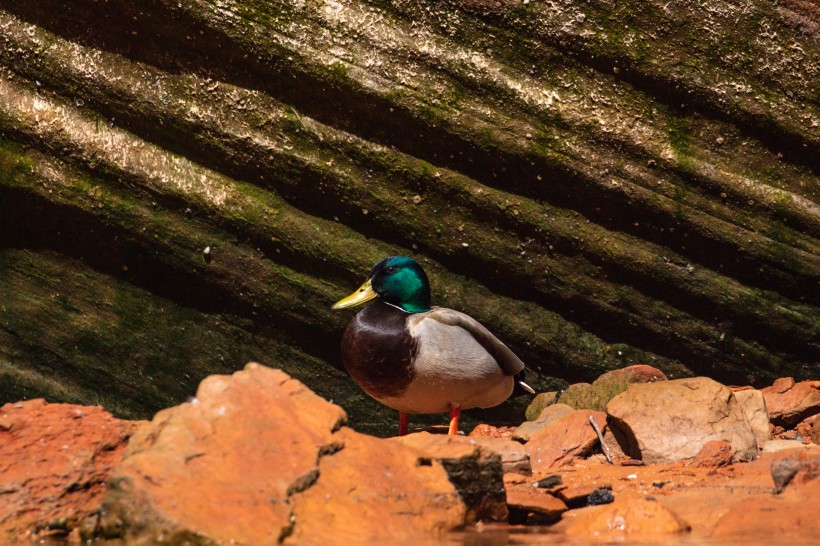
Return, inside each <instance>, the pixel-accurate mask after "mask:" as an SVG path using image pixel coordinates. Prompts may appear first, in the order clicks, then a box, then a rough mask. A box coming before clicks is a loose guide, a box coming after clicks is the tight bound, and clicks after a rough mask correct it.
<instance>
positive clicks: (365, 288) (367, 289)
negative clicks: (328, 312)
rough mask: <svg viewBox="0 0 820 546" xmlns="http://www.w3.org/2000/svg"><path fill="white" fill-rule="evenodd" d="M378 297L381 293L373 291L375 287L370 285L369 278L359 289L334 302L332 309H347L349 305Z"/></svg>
mask: <svg viewBox="0 0 820 546" xmlns="http://www.w3.org/2000/svg"><path fill="white" fill-rule="evenodd" d="M377 297H379V295H378V294H376V292H374V291H373V287H371V286H370V279H367V280H366V281H365V283H364V284H363V285H361V286H360V287H359V289H358V290H356V291H355V292H353V293H352V294H350V295H349V296H348V297H346V298H343V299H340V300H339V301H337V302H336V303H334V304H333V307H331V309H334V310H336V309H347V308H348V307H353V306H355V305H359V304H360V303H364V302H367V301H370V300H372V299H373V298H377Z"/></svg>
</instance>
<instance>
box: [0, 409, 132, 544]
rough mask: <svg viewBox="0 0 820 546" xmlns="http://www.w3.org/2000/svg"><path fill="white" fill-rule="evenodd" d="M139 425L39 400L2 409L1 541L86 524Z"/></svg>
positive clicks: (0, 464) (0, 463)
mask: <svg viewBox="0 0 820 546" xmlns="http://www.w3.org/2000/svg"><path fill="white" fill-rule="evenodd" d="M137 425H138V423H137V422H133V421H121V420H119V419H115V418H114V417H112V416H111V415H110V414H109V413H107V412H105V411H103V409H102V408H100V407H98V406H95V407H88V406H76V405H73V404H47V403H46V402H45V401H44V400H39V399H38V400H29V401H27V402H20V403H17V404H6V405H4V406H3V407H2V408H0V542H5V541H4V540H3V537H4V536H5V538H9V539H11V538H12V537H13V536H15V535H20V534H25V533H30V532H37V531H38V530H42V529H45V527H46V526H48V525H49V524H50V523H53V522H59V523H60V525H59V526H60V527H62V528H64V529H65V530H66V531H67V530H69V529H72V528H75V527H77V526H78V525H80V524H81V523H82V522H83V520H84V519H85V518H86V517H88V516H89V515H91V514H92V513H93V512H95V511H96V509H97V508H98V507H99V504H100V501H101V500H102V497H103V494H104V493H105V489H106V488H105V481H106V479H107V478H108V475H109V472H110V469H111V467H112V465H114V464H116V463H117V462H118V461H119V460H120V457H121V456H122V451H123V449H124V448H125V443H126V441H127V440H128V437H129V436H130V435H131V434H132V432H133V430H134V429H135V428H136V426H137Z"/></svg>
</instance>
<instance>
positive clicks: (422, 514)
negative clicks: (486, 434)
mask: <svg viewBox="0 0 820 546" xmlns="http://www.w3.org/2000/svg"><path fill="white" fill-rule="evenodd" d="M338 436H339V437H340V440H342V441H343V443H344V445H345V448H344V449H342V450H341V451H339V452H338V453H335V454H333V455H332V456H328V457H322V459H321V461H320V462H319V473H320V476H321V478H320V479H319V481H318V482H317V483H316V484H315V485H313V486H312V487H310V488H309V489H307V490H306V491H304V492H302V493H300V494H298V495H295V496H294V497H292V498H291V504H292V507H293V518H294V525H293V534H292V535H291V536H289V537H288V538H287V539H286V543H287V544H291V543H293V544H357V543H360V542H372V543H374V544H375V543H377V542H376V541H383V542H384V543H387V542H402V541H407V543H411V542H413V541H414V540H413V539H414V538H418V537H424V536H429V535H434V534H439V533H443V532H446V531H452V530H454V529H458V528H460V527H461V526H463V525H464V521H465V516H466V509H465V506H464V503H462V502H461V500H460V498H459V494H458V493H457V492H456V489H455V487H454V486H453V484H452V483H450V480H449V479H448V477H447V472H446V471H445V469H444V466H443V465H442V464H441V463H440V462H439V461H436V460H431V459H426V462H424V463H420V456H421V454H420V452H418V451H416V450H414V449H412V448H407V447H406V446H404V445H402V444H401V443H400V442H394V441H390V440H383V439H379V438H374V437H372V436H366V435H364V434H360V433H357V432H354V431H352V430H350V429H347V428H345V429H342V431H340V433H339V434H338ZM463 448H464V446H452V449H453V451H454V452H455V451H457V450H462V449H463ZM262 523H264V522H262Z"/></svg>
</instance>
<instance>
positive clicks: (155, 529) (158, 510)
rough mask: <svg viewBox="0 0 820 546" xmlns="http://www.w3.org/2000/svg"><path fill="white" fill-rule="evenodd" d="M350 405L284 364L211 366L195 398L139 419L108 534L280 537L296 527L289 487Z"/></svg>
mask: <svg viewBox="0 0 820 546" xmlns="http://www.w3.org/2000/svg"><path fill="white" fill-rule="evenodd" d="M345 420H346V416H345V413H344V411H343V410H342V409H341V408H339V407H338V406H335V405H333V404H331V403H329V402H327V401H325V400H323V399H322V398H320V397H319V396H317V395H315V394H314V393H313V392H311V391H310V390H309V389H307V388H306V387H305V386H304V385H303V384H302V383H300V382H299V381H297V380H295V379H292V378H290V377H289V376H288V375H287V374H285V373H284V372H281V371H279V370H272V369H270V368H265V367H264V366H260V365H258V364H248V365H247V366H246V367H245V369H244V370H243V371H240V372H237V373H235V374H233V375H232V376H211V377H208V378H207V379H205V380H204V381H203V382H202V383H201V384H200V386H199V390H198V392H197V397H196V399H195V400H193V401H192V402H189V403H185V404H182V405H180V406H176V407H174V408H170V409H167V410H164V411H161V412H159V413H158V414H157V415H156V417H154V419H153V421H151V422H150V423H148V424H147V425H145V426H143V427H141V428H140V429H139V430H138V431H137V433H136V434H135V435H134V437H133V439H132V441H131V443H130V444H129V446H128V449H127V450H126V453H125V455H124V457H123V461H122V462H121V463H120V465H119V466H118V467H117V468H116V469H115V470H114V471H113V473H112V477H111V479H110V489H109V491H108V492H107V493H106V496H105V501H104V504H103V514H104V515H103V517H102V518H101V526H102V532H103V534H104V535H124V536H125V537H126V538H127V539H133V540H142V541H146V540H147V541H149V542H150V541H151V540H156V539H157V538H158V537H160V536H165V537H172V536H178V537H184V536H202V537H206V538H207V539H209V540H214V541H221V542H225V543H228V542H230V541H235V542H238V543H244V544H276V543H277V542H279V540H280V539H281V538H282V537H284V536H286V535H288V534H289V533H290V532H291V531H292V526H293V522H292V521H291V505H290V502H291V501H292V499H291V497H292V495H293V494H294V493H295V492H298V491H301V490H303V489H305V488H307V487H309V486H310V485H311V484H312V483H313V482H314V481H315V480H316V478H317V476H318V470H317V461H318V460H319V458H320V456H321V455H322V454H326V453H332V452H333V451H335V450H338V449H340V448H341V447H343V443H342V442H341V441H340V440H339V439H338V438H337V437H336V436H335V435H334V434H333V431H335V430H336V429H338V428H339V427H340V426H341V424H342V423H344V422H345Z"/></svg>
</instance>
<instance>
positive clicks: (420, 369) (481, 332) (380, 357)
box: [333, 256, 534, 436]
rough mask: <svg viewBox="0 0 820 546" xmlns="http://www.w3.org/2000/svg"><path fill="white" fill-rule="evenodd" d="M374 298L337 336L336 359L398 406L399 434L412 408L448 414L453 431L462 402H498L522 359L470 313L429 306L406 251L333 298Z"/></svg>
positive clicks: (518, 378)
mask: <svg viewBox="0 0 820 546" xmlns="http://www.w3.org/2000/svg"><path fill="white" fill-rule="evenodd" d="M374 299H376V300H377V301H376V302H375V303H373V304H371V305H369V306H368V307H365V308H364V309H363V310H361V311H360V312H359V313H357V314H356V316H355V317H353V320H351V321H350V324H349V325H348V326H347V328H346V329H345V331H344V335H343V336H342V349H341V352H342V362H343V363H344V366H345V367H346V368H347V371H348V372H349V373H350V375H351V377H352V378H353V379H354V380H355V381H356V383H358V384H359V385H360V386H361V387H362V388H363V389H364V390H365V392H367V394H369V395H370V396H372V397H373V398H375V399H376V400H378V401H379V402H381V403H382V404H384V405H385V406H388V407H390V408H393V409H395V410H397V411H398V412H399V435H400V436H403V435H404V434H406V433H407V425H408V420H409V415H410V414H419V413H448V412H449V414H450V429H449V433H450V434H457V433H458V419H459V415H460V413H461V410H463V409H471V408H490V407H493V406H497V405H499V404H501V403H502V402H504V401H505V400H506V399H507V398H509V397H510V395H511V394H512V392H513V388H514V386H515V383H516V382H519V383H520V384H521V386H522V388H524V389H525V390H527V391H529V392H534V391H533V390H532V389H531V388H530V387H529V386H528V385H527V384H526V383H524V382H523V371H524V363H523V362H521V360H520V359H519V358H518V357H517V356H515V354H514V353H513V352H512V351H511V350H510V349H509V348H507V346H506V345H504V344H503V343H502V342H501V341H499V340H498V338H496V337H495V336H494V335H493V334H492V333H490V331H489V330H487V329H486V328H485V327H484V326H482V325H481V324H479V322H478V321H476V320H475V319H473V318H472V317H470V316H468V315H465V314H464V313H460V312H459V311H454V310H452V309H446V308H444V307H431V306H430V283H429V282H428V280H427V275H426V274H425V273H424V270H423V269H422V268H421V266H420V265H419V264H418V263H417V262H416V261H415V260H414V259H412V258H409V257H407V256H389V257H387V258H384V259H382V260H380V261H379V262H378V263H377V264H376V265H375V266H373V270H372V271H371V272H370V277H368V279H367V280H366V281H365V283H364V284H362V286H360V287H359V289H358V290H356V291H355V292H353V293H352V294H351V295H349V296H347V297H346V298H344V299H342V300H339V301H338V302H336V303H335V304H334V305H333V309H345V308H348V307H353V306H356V305H360V304H362V303H365V302H368V301H371V300H374Z"/></svg>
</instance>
